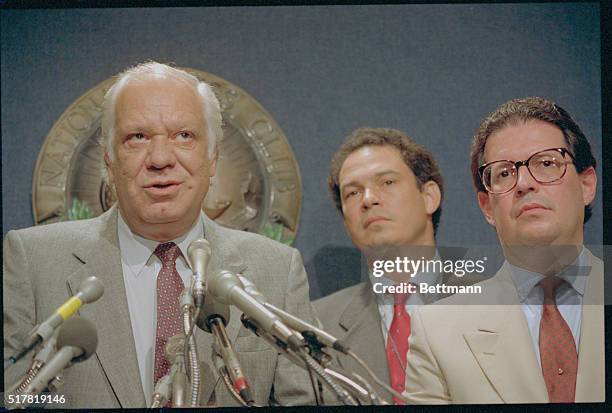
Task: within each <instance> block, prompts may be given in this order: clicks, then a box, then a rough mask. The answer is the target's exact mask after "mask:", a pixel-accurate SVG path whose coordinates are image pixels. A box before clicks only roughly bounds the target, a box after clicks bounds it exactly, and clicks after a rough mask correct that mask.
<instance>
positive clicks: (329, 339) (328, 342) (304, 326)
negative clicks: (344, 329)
mask: <svg viewBox="0 0 612 413" xmlns="http://www.w3.org/2000/svg"><path fill="white" fill-rule="evenodd" d="M238 279H239V280H240V281H241V282H242V284H243V285H244V291H246V292H247V293H248V294H250V295H251V297H253V298H254V299H256V300H257V301H259V303H261V304H262V305H263V306H265V307H266V308H267V309H268V310H270V311H271V312H273V313H274V314H276V315H277V316H278V317H280V318H281V319H282V320H283V321H284V322H285V323H286V324H287V325H288V326H289V327H291V328H292V329H294V330H297V331H299V332H301V333H303V332H304V331H312V332H313V333H314V334H315V335H316V336H317V338H318V339H319V340H320V342H321V343H322V344H324V345H325V346H327V347H331V348H333V349H335V350H337V351H339V352H341V353H342V354H348V352H349V351H350V347H349V346H348V345H347V344H346V343H344V342H343V341H342V340H339V339H337V338H336V337H334V336H332V335H331V334H329V333H328V332H326V331H324V330H322V329H320V328H318V327H315V326H313V325H312V324H309V323H307V322H306V321H303V320H301V319H299V318H298V317H296V316H294V315H292V314H290V313H288V312H286V311H284V310H282V309H280V308H278V307H276V306H275V305H273V304H270V303H269V302H268V300H267V299H266V297H265V296H264V295H263V294H262V293H260V292H259V291H258V290H257V287H256V286H255V284H253V282H252V281H251V280H249V279H248V278H246V277H244V276H241V275H239V276H238Z"/></svg>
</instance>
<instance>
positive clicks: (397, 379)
mask: <svg viewBox="0 0 612 413" xmlns="http://www.w3.org/2000/svg"><path fill="white" fill-rule="evenodd" d="M409 296H410V293H395V294H394V295H393V300H394V305H393V321H391V327H390V328H389V335H388V337H387V363H388V365H389V378H390V379H391V387H393V389H394V390H396V391H397V392H399V393H402V392H403V391H404V388H405V387H406V356H407V354H408V337H409V336H410V315H409V314H408V313H407V312H406V301H407V300H408V297H409ZM393 401H394V402H395V404H405V403H404V402H403V401H402V400H400V399H398V398H396V397H395V396H393Z"/></svg>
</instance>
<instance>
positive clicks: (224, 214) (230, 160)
mask: <svg viewBox="0 0 612 413" xmlns="http://www.w3.org/2000/svg"><path fill="white" fill-rule="evenodd" d="M182 69H184V70H186V71H187V72H189V73H191V74H192V75H194V76H196V77H197V78H198V79H200V80H204V81H205V82H207V83H209V84H210V85H211V86H212V87H213V89H214V91H215V93H216V95H217V97H218V98H219V103H220V104H221V112H222V115H223V132H224V133H223V139H221V140H220V141H219V142H218V147H219V159H218V161H217V172H216V174H215V176H214V177H213V178H211V187H210V189H209V191H208V194H207V195H206V199H205V201H204V205H203V210H204V212H205V213H206V214H207V215H208V216H209V217H210V218H212V219H214V220H215V221H216V222H217V223H219V224H221V225H223V226H225V227H229V228H235V229H240V230H246V231H251V232H257V233H260V234H263V235H266V236H268V237H270V238H273V239H276V240H277V241H281V242H284V243H288V244H289V243H291V242H292V241H293V239H294V238H295V234H296V232H297V227H298V219H299V216H300V207H301V202H302V182H301V176H300V171H299V167H298V164H297V162H296V160H295V156H294V154H293V151H292V149H291V146H290V145H289V142H288V141H287V138H286V136H285V134H284V133H283V131H282V130H281V129H280V127H279V126H278V124H277V123H276V121H275V120H274V119H273V118H272V116H270V114H269V113H268V112H267V111H266V110H265V109H264V108H263V107H262V106H261V105H260V104H259V103H258V102H257V101H256V100H255V99H254V98H253V97H252V96H250V95H249V94H248V93H246V92H245V91H244V90H242V89H241V88H239V87H238V86H236V85H234V84H232V83H230V82H228V81H227V80H225V79H222V78H220V77H219V76H216V75H213V74H211V73H207V72H204V71H201V70H196V69H191V68H182ZM114 81H115V78H111V79H107V80H105V81H103V82H101V83H100V84H98V85H96V86H95V87H93V88H92V89H90V90H89V91H87V92H86V93H85V94H83V95H82V96H81V97H79V98H78V99H77V100H76V101H75V102H73V103H72V104H71V105H70V106H69V107H68V109H66V111H65V112H64V113H63V114H62V115H61V116H60V118H59V119H58V120H57V121H56V122H55V124H54V125H53V127H52V128H51V131H50V132H49V134H48V135H47V137H46V139H45V141H44V143H43V146H42V148H41V150H40V153H39V154H38V160H37V162H36V169H35V171H34V178H33V183H32V208H33V214H34V222H35V223H36V224H37V225H39V224H47V223H52V222H58V221H61V220H72V219H84V218H91V217H95V216H98V215H100V214H102V213H103V212H104V211H106V210H108V209H109V208H110V207H111V206H112V205H113V203H114V202H115V194H114V191H113V189H112V188H111V187H110V186H109V185H108V184H107V183H106V182H105V181H104V179H103V176H102V168H103V161H102V155H103V153H102V147H101V146H100V144H99V138H100V119H101V114H102V102H103V100H104V94H105V93H106V91H107V90H108V89H109V88H110V87H111V86H112V84H113V83H114Z"/></svg>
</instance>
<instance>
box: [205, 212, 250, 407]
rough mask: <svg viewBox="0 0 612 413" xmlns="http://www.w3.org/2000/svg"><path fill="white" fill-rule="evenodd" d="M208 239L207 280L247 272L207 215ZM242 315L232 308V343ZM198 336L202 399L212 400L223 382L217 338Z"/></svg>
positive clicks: (229, 328) (233, 249) (230, 325)
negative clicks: (216, 359) (217, 361)
mask: <svg viewBox="0 0 612 413" xmlns="http://www.w3.org/2000/svg"><path fill="white" fill-rule="evenodd" d="M204 236H205V238H206V239H207V240H208V241H209V243H210V248H211V254H210V262H209V263H208V266H207V268H206V273H207V278H210V277H212V276H213V275H215V274H217V273H219V271H221V270H227V271H231V272H232V273H234V274H238V273H242V272H243V271H245V270H246V265H245V264H244V262H243V260H242V258H241V257H240V254H239V252H238V251H237V250H236V248H235V247H234V246H233V245H232V244H231V243H229V242H227V241H226V240H225V239H224V237H223V229H222V228H220V227H219V225H217V224H215V223H214V222H213V221H212V220H210V219H209V218H208V217H206V216H204ZM241 314H242V313H241V311H240V310H238V309H237V308H236V307H234V306H230V322H229V324H228V325H227V326H226V331H227V335H228V337H229V339H230V341H231V342H232V343H233V342H235V341H236V338H237V337H238V332H239V331H240V327H241V326H242V323H241V322H240V315H241ZM195 334H196V342H197V344H196V345H197V347H198V356H199V359H200V364H201V365H202V371H201V372H200V375H201V377H202V386H201V396H200V399H201V400H203V401H209V400H210V398H211V395H212V392H213V390H214V389H215V388H216V386H217V385H219V384H220V382H221V380H220V377H219V374H218V372H217V370H216V369H215V368H214V367H213V366H214V364H213V362H212V345H213V336H212V334H209V333H206V332H204V331H202V330H200V329H199V328H196V332H195ZM220 385H223V384H220Z"/></svg>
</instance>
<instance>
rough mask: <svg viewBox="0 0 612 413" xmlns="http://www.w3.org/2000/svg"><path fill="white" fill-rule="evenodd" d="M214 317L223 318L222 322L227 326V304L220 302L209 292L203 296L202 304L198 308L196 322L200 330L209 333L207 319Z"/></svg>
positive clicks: (228, 317)
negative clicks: (200, 307) (199, 308)
mask: <svg viewBox="0 0 612 413" xmlns="http://www.w3.org/2000/svg"><path fill="white" fill-rule="evenodd" d="M214 317H220V318H221V319H222V320H223V324H224V325H226V326H227V325H228V324H229V321H230V309H229V306H228V305H227V304H221V303H220V302H219V301H217V300H215V299H214V297H213V296H212V295H210V294H209V295H207V296H206V297H205V298H204V305H203V306H202V309H201V310H200V314H199V315H198V319H197V320H196V324H197V326H198V327H200V328H201V329H202V330H204V331H206V332H207V333H210V332H211V331H210V326H209V323H208V321H209V320H210V319H211V318H214Z"/></svg>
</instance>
